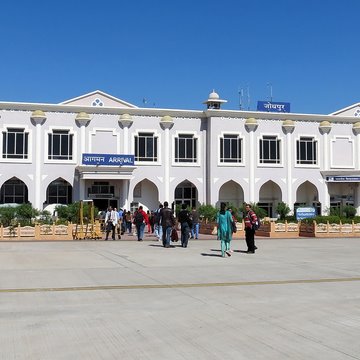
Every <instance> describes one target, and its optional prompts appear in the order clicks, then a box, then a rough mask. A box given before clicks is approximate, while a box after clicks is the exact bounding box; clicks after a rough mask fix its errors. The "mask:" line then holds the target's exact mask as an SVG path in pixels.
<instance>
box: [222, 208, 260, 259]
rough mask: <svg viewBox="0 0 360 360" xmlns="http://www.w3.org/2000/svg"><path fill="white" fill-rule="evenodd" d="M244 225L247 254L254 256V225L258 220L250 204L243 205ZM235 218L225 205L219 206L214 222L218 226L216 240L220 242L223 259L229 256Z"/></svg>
mask: <svg viewBox="0 0 360 360" xmlns="http://www.w3.org/2000/svg"><path fill="white" fill-rule="evenodd" d="M244 215H245V216H244V224H245V240H246V245H247V251H246V252H247V253H248V254H255V250H256V249H257V247H256V246H255V230H256V224H257V223H258V221H259V219H258V217H257V215H256V214H255V212H254V211H253V210H252V209H251V205H250V204H246V205H245V214H244ZM235 221H236V220H235V218H234V216H233V214H232V213H231V209H227V207H226V204H225V203H221V204H220V211H219V212H218V214H217V217H216V222H217V225H218V233H217V235H218V240H220V241H221V256H222V257H225V254H226V255H227V256H231V252H232V251H231V240H232V234H233V232H234V231H233V229H234V225H235Z"/></svg>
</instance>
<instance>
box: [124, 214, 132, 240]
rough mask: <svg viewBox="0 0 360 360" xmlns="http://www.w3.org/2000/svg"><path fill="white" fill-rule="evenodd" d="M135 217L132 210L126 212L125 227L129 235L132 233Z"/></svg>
mask: <svg viewBox="0 0 360 360" xmlns="http://www.w3.org/2000/svg"><path fill="white" fill-rule="evenodd" d="M132 222H133V217H132V215H131V212H130V211H127V212H126V214H125V228H126V230H127V231H128V233H129V235H131V228H132Z"/></svg>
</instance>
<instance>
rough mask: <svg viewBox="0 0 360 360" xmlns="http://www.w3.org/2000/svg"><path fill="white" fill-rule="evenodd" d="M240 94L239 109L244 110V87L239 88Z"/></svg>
mask: <svg viewBox="0 0 360 360" xmlns="http://www.w3.org/2000/svg"><path fill="white" fill-rule="evenodd" d="M238 94H239V109H240V110H242V109H243V102H244V89H243V88H239V89H238Z"/></svg>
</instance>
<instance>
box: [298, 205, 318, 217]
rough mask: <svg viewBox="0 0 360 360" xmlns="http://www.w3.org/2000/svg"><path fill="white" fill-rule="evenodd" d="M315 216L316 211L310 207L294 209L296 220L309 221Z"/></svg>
mask: <svg viewBox="0 0 360 360" xmlns="http://www.w3.org/2000/svg"><path fill="white" fill-rule="evenodd" d="M315 216H316V209H315V208H314V207H311V206H307V207H298V208H297V209H296V220H302V219H309V218H313V217H315Z"/></svg>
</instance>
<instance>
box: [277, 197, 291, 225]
mask: <svg viewBox="0 0 360 360" xmlns="http://www.w3.org/2000/svg"><path fill="white" fill-rule="evenodd" d="M276 211H277V213H278V214H279V216H280V220H285V218H286V217H287V216H288V215H289V213H290V211H291V210H290V208H289V206H288V205H287V204H286V203H284V202H283V201H280V202H279V203H278V204H277V207H276Z"/></svg>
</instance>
